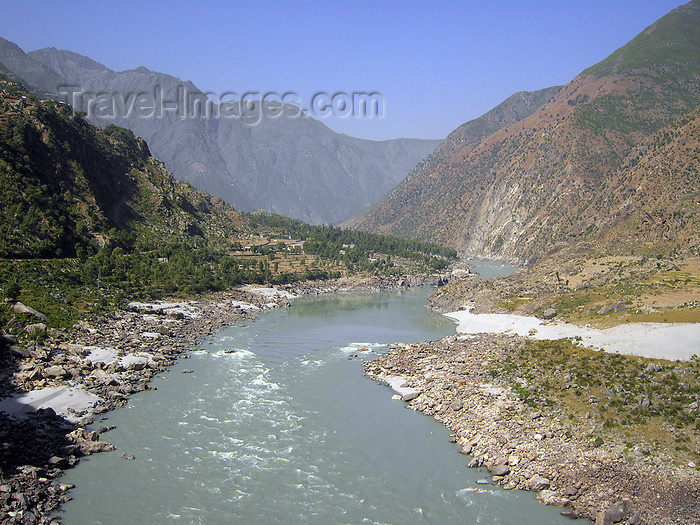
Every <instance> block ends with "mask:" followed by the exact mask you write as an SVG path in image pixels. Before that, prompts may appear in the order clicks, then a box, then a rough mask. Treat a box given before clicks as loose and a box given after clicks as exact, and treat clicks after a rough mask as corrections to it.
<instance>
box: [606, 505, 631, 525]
mask: <svg viewBox="0 0 700 525" xmlns="http://www.w3.org/2000/svg"><path fill="white" fill-rule="evenodd" d="M604 514H605V516H606V517H608V518H609V519H610V521H611V522H613V523H619V522H620V521H622V520H623V519H625V516H626V515H627V503H626V502H625V501H618V502H616V503H613V504H612V505H610V506H609V507H608V508H607V509H605V511H604Z"/></svg>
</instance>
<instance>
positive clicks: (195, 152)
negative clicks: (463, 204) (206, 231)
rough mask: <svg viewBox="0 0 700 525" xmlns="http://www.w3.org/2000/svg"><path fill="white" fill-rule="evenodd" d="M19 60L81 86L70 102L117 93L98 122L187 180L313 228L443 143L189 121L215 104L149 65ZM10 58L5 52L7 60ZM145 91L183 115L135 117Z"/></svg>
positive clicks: (272, 122)
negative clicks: (124, 67) (125, 133)
mask: <svg viewBox="0 0 700 525" xmlns="http://www.w3.org/2000/svg"><path fill="white" fill-rule="evenodd" d="M13 46H14V44H13ZM20 53H21V54H22V56H20ZM12 57H13V59H12V61H11V64H12V65H10V64H7V63H6V64H5V65H7V67H8V68H9V69H10V70H12V71H14V72H15V73H16V74H18V75H19V76H21V77H23V78H25V77H26V76H27V75H29V74H30V73H31V72H32V71H34V70H37V69H38V70H41V71H49V72H52V73H53V75H54V76H53V77H52V80H51V81H49V80H47V79H45V78H43V77H42V78H41V87H43V88H44V89H48V90H50V91H53V92H58V91H59V88H58V86H73V88H65V87H64V88H63V93H64V95H63V97H64V98H66V97H67V98H69V99H71V98H72V93H70V94H68V95H66V93H68V90H69V89H75V90H76V91H78V90H82V92H85V93H92V94H98V93H102V94H107V93H109V94H117V95H115V96H114V97H112V96H111V95H109V96H107V95H103V96H106V97H107V102H108V103H109V105H110V107H112V106H113V105H114V104H113V102H114V101H115V100H117V102H116V103H118V102H119V101H120V99H119V97H121V102H122V103H123V104H122V106H118V107H117V111H111V114H109V115H108V114H106V112H100V111H99V109H100V108H103V107H104V106H99V104H95V105H94V106H93V108H94V109H95V111H88V117H87V118H88V120H89V121H90V122H92V123H93V124H96V125H99V126H106V125H108V124H115V125H117V126H121V127H125V128H128V129H131V130H132V131H133V132H134V133H136V134H137V135H139V136H141V137H143V138H145V139H146V140H147V141H148V144H149V146H150V148H151V151H152V152H153V155H154V156H155V157H156V158H158V159H160V160H162V161H164V162H165V164H166V166H167V167H168V169H170V170H171V171H172V172H173V173H174V174H175V175H176V177H178V178H179V179H180V180H183V181H187V182H189V183H191V184H193V185H194V186H196V187H198V188H201V189H204V190H206V191H208V192H209V193H211V194H213V195H216V196H218V197H221V198H223V199H224V200H226V201H227V202H229V203H230V204H232V205H234V206H235V207H236V208H237V209H240V210H243V211H246V210H247V211H253V210H256V209H261V208H262V209H266V210H269V211H273V212H275V213H280V214H284V215H288V216H291V217H295V218H298V219H302V220H305V221H307V222H311V223H335V222H339V221H341V220H343V219H345V218H347V217H349V216H351V215H353V214H354V213H357V212H358V211H359V210H361V209H363V208H365V207H366V206H368V205H370V204H372V203H373V202H375V201H377V200H378V199H379V198H381V197H382V196H383V195H384V194H385V193H386V192H387V191H389V190H390V189H391V188H393V187H394V186H395V185H396V184H397V183H398V182H400V181H401V180H402V179H403V178H404V177H405V176H406V174H408V173H409V172H410V171H411V169H413V168H414V167H415V166H416V164H417V163H418V162H419V161H420V160H421V159H423V158H424V157H426V156H427V155H428V154H430V153H431V152H432V151H433V150H434V149H435V146H437V144H438V143H439V141H436V140H419V139H396V140H387V141H380V142H377V141H370V140H362V139H358V138H353V137H349V136H347V135H343V134H340V133H335V132H333V131H331V130H330V129H329V128H328V127H327V126H325V125H324V124H323V123H321V122H319V121H317V120H314V119H312V118H310V117H308V116H305V115H302V116H298V117H291V116H288V114H287V113H286V112H285V113H283V114H282V115H281V116H279V117H277V118H263V119H261V120H260V122H258V123H256V124H255V125H251V123H249V122H248V121H246V119H245V118H241V115H240V112H238V113H236V112H234V114H233V118H204V117H189V118H182V115H183V114H184V111H185V110H184V108H187V110H188V111H189V113H188V114H189V115H192V114H194V110H195V107H196V105H200V106H201V107H205V105H206V102H207V98H206V97H205V96H204V95H201V94H198V93H200V90H199V89H198V88H197V87H196V86H195V85H194V84H193V83H192V82H189V81H182V80H180V79H178V78H176V77H173V76H171V75H167V74H164V73H157V72H154V71H151V70H149V69H147V68H145V67H138V68H136V69H133V70H128V71H121V72H114V71H112V70H110V69H108V68H107V67H105V66H104V65H102V64H100V63H98V62H95V61H94V60H91V59H90V58H87V57H85V56H82V55H79V54H76V53H72V52H70V51H61V50H57V49H54V48H46V49H41V50H37V51H32V52H31V53H29V54H27V55H24V54H23V53H22V52H21V50H20V49H19V48H17V46H14V47H13V48H12ZM20 58H21V60H20ZM5 59H6V56H5V55H4V54H3V53H2V48H0V62H3V63H5V62H4V60H5ZM13 65H14V66H13ZM25 79H26V78H25ZM28 82H30V83H32V81H31V80H28ZM185 92H187V93H188V94H189V96H188V97H187V102H185V95H184V93H185ZM138 93H146V94H149V95H150V94H154V95H153V97H152V98H153V99H155V98H157V97H158V96H159V95H160V94H161V93H162V94H163V96H162V97H161V98H160V99H159V100H165V101H172V102H173V107H175V104H174V102H175V101H178V104H179V105H178V111H179V113H178V112H177V111H174V110H173V111H167V110H166V111H163V112H161V113H160V114H158V115H157V116H155V117H153V118H143V117H142V116H139V115H138V114H136V112H134V111H132V112H131V113H130V114H127V111H126V108H128V107H129V104H130V102H131V101H133V98H129V97H130V96H131V97H133V95H134V94H138ZM78 100H79V101H80V102H82V103H84V106H82V107H79V108H78V109H85V110H87V109H88V108H87V100H88V97H87V95H82V96H81V97H80V98H79V99H78ZM68 101H69V102H72V100H68ZM122 109H124V110H122ZM253 120H255V119H253Z"/></svg>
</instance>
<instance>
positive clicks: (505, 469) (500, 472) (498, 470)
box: [489, 463, 510, 476]
mask: <svg viewBox="0 0 700 525" xmlns="http://www.w3.org/2000/svg"><path fill="white" fill-rule="evenodd" d="M489 472H491V474H492V475H493V476H507V475H508V474H510V467H509V466H508V464H507V463H506V464H503V465H495V466H493V467H491V468H490V469H489Z"/></svg>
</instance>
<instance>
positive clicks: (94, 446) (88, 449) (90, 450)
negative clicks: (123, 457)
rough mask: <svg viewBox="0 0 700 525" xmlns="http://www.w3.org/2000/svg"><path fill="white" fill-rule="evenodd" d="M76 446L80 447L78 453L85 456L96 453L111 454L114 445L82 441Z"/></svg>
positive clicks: (104, 442) (103, 442)
mask: <svg viewBox="0 0 700 525" xmlns="http://www.w3.org/2000/svg"><path fill="white" fill-rule="evenodd" d="M78 446H79V447H80V451H81V452H82V453H83V454H85V455H86V456H89V455H90V454H96V453H97V452H111V451H112V450H115V447H114V445H112V444H111V443H107V442H106V441H83V442H81V443H78Z"/></svg>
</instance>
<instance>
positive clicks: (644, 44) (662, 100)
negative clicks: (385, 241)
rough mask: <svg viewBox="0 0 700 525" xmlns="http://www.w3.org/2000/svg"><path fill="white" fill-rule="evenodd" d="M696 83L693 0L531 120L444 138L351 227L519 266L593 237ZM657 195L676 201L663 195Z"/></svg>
mask: <svg viewBox="0 0 700 525" xmlns="http://www.w3.org/2000/svg"><path fill="white" fill-rule="evenodd" d="M699 80H700V2H698V1H697V0H694V1H693V2H690V3H688V4H686V5H683V6H681V7H679V8H677V9H674V10H673V11H671V12H670V13H669V14H667V15H666V16H664V17H663V18H661V19H660V20H658V21H657V22H656V23H654V24H652V25H651V26H649V27H648V28H646V29H645V30H644V31H643V32H642V33H640V34H639V35H638V36H637V37H635V38H634V39H633V40H632V41H631V42H629V43H628V44H627V45H625V46H623V47H622V48H620V49H619V50H617V51H615V52H614V53H613V54H612V55H610V57H608V58H606V59H605V60H603V61H602V62H600V63H599V64H597V65H595V66H593V67H591V68H589V69H587V70H585V71H583V72H582V73H581V74H580V75H579V76H577V77H576V78H575V79H573V80H572V81H571V82H570V83H569V84H568V85H566V86H565V87H564V88H563V89H561V90H560V91H559V92H558V93H557V94H556V95H554V96H553V98H552V99H551V100H549V101H548V102H546V103H545V104H544V105H543V106H542V107H540V108H539V109H538V110H537V111H535V112H534V113H533V114H532V115H530V116H528V117H526V118H524V119H522V120H520V121H518V122H517V123H515V124H512V125H508V126H507V127H502V128H501V129H499V130H497V131H496V132H494V133H492V134H490V135H488V136H486V137H484V138H482V139H481V140H479V141H478V143H476V144H473V143H468V144H462V143H460V142H459V135H458V134H457V132H456V131H455V132H453V133H452V134H451V135H450V136H449V137H448V138H447V139H446V140H445V141H444V142H443V143H442V144H441V145H440V146H439V147H438V148H437V150H436V151H435V153H433V154H432V155H431V156H429V157H428V158H427V159H425V160H424V161H423V162H421V163H420V164H419V165H418V166H417V167H416V169H415V170H413V172H411V174H410V175H409V176H408V177H407V178H406V179H405V180H404V181H403V182H402V183H401V184H400V185H399V186H398V187H397V188H396V189H394V190H393V191H392V192H391V193H389V194H388V195H387V196H386V197H385V198H384V199H382V200H381V201H380V202H379V203H378V204H377V205H376V206H375V207H374V208H373V209H372V211H371V212H370V213H368V214H367V215H366V216H365V217H364V218H362V219H361V220H360V221H359V222H358V224H357V226H356V227H358V228H361V229H366V230H369V231H378V232H382V233H392V234H396V235H401V236H407V237H410V238H418V239H430V240H432V241H436V242H442V243H447V244H449V245H451V246H453V247H455V248H457V249H460V250H463V251H465V252H467V253H470V254H473V255H482V256H483V255H486V256H505V257H510V258H517V259H521V260H532V259H536V258H538V257H541V256H543V255H545V254H547V253H548V252H550V251H551V250H556V249H558V248H559V247H562V246H566V245H571V244H573V243H577V242H585V241H589V240H591V239H595V238H597V237H596V236H597V235H602V234H600V233H596V232H599V231H600V230H602V229H604V228H603V227H604V226H606V225H608V224H609V223H610V222H611V221H612V220H613V219H614V218H615V213H617V211H618V210H619V209H620V208H621V207H623V206H624V205H625V204H626V202H627V200H629V199H630V198H631V197H630V195H629V193H627V192H626V191H624V188H626V186H624V184H623V182H622V181H623V180H625V178H624V176H623V175H621V171H624V170H625V162H626V161H627V159H629V158H630V156H632V157H635V155H637V154H638V153H639V151H637V150H635V148H639V147H642V148H644V147H645V146H643V145H644V144H647V142H648V141H650V140H654V139H652V137H653V136H654V134H655V133H657V132H658V131H659V130H660V129H662V128H664V127H665V126H670V125H672V124H673V122H674V121H675V120H676V119H677V118H679V117H680V116H681V115H683V114H685V113H687V112H689V111H692V110H693V109H694V108H695V107H696V106H697V105H698V104H700V82H699ZM692 169H695V171H694V173H695V175H694V177H695V179H694V181H695V182H694V187H697V170H696V168H692ZM639 173H640V174H641V172H639ZM639 176H641V175H639ZM666 176H667V177H668V185H667V187H668V188H676V189H678V188H682V187H683V183H682V182H680V181H682V180H686V183H687V175H686V174H684V173H679V172H677V171H672V170H671V171H669V172H668V173H667V175H666ZM684 177H686V179H684ZM690 180H691V181H692V180H693V179H692V177H691V179H690ZM691 188H692V185H691ZM627 189H629V188H627ZM686 190H688V188H686ZM661 195H663V198H664V199H665V201H668V202H675V201H674V199H681V195H680V194H678V193H674V192H672V191H670V190H669V191H668V192H664V193H663V194H661ZM681 200H682V199H681ZM640 204H641V205H642V207H643V206H645V204H644V203H640ZM657 208H658V210H662V209H664V206H663V205H662V204H658V206H657ZM666 208H667V209H671V206H666ZM693 208H694V209H695V211H697V202H696V203H695V205H694V206H693ZM610 233H612V232H610ZM608 240H610V239H608Z"/></svg>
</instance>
